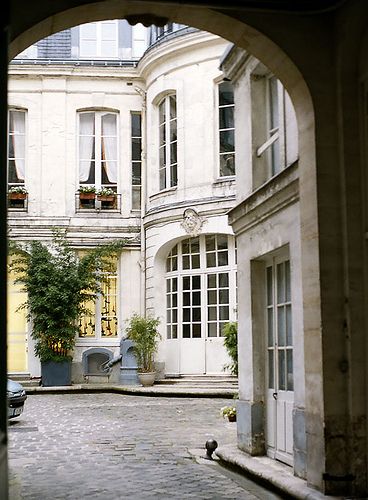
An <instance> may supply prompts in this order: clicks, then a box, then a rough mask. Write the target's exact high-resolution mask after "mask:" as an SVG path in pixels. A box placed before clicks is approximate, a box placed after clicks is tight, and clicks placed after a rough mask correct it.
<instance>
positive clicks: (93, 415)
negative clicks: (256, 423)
mask: <svg viewBox="0 0 368 500" xmlns="http://www.w3.org/2000/svg"><path fill="white" fill-rule="evenodd" d="M231 403H232V400H226V399H208V398H204V399H202V398H193V399H190V398H167V397H159V398H158V397H147V396H144V397H140V396H126V395H121V394H109V393H97V394H78V393H72V394H42V395H30V396H29V397H28V400H27V403H26V408H25V412H24V413H23V415H22V417H21V418H20V419H17V421H12V422H10V424H9V469H10V470H9V472H10V481H9V483H10V500H23V499H27V500H32V499H37V500H59V499H63V500H81V499H85V498H86V499H87V498H88V499H99V500H105V499H106V500H115V499H116V500H118V499H119V500H120V499H124V498H129V499H133V500H135V499H136V500H142V499H145V498H150V499H152V498H157V499H160V500H162V499H166V498H167V499H169V498H173V499H191V498H196V499H210V500H214V499H219V500H220V499H239V500H241V499H247V500H254V499H256V498H259V499H262V500H264V498H266V497H265V496H263V494H262V492H261V493H260V494H259V496H254V494H250V493H249V492H248V491H247V490H246V489H245V488H244V487H243V486H242V484H241V481H235V480H233V479H232V478H229V477H228V476H227V475H226V474H225V472H224V469H222V468H221V467H220V466H219V465H218V464H215V465H214V464H213V463H210V462H208V463H205V464H202V463H200V460H198V461H196V460H195V458H194V457H193V455H192V452H193V451H192V450H201V451H200V453H201V456H202V457H203V456H204V455H205V448H204V445H205V442H206V440H207V439H209V438H210V437H212V438H215V439H216V440H217V441H218V443H219V444H221V445H233V444H235V442H236V426H235V424H233V425H227V424H226V422H225V421H224V420H223V419H222V417H221V416H220V408H221V407H222V406H225V405H226V404H231ZM31 429H32V430H31ZM203 462H206V461H205V460H203ZM252 491H253V490H252Z"/></svg>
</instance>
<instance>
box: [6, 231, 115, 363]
mask: <svg viewBox="0 0 368 500" xmlns="http://www.w3.org/2000/svg"><path fill="white" fill-rule="evenodd" d="M124 244H125V242H124V241H119V242H114V243H111V244H107V245H101V246H97V247H95V248H94V249H92V250H89V251H87V252H86V253H85V255H83V256H81V257H78V255H77V254H76V252H75V250H74V249H73V248H72V247H71V246H70V244H69V243H68V242H67V238H66V233H61V232H59V231H54V236H53V240H52V243H51V244H50V245H46V244H44V243H41V242H40V241H32V242H30V243H29V244H28V245H27V246H26V247H24V248H23V247H21V246H19V245H17V244H15V243H10V249H9V251H10V255H11V256H12V258H11V259H10V264H9V267H10V271H11V272H13V273H14V275H15V283H19V284H21V285H22V286H23V291H24V292H26V293H27V300H26V301H25V302H24V303H23V304H22V305H21V306H20V307H21V308H23V309H26V310H27V318H28V319H29V320H30V321H31V322H32V323H31V324H32V332H31V335H32V337H33V339H34V340H35V354H36V356H37V357H39V358H40V360H41V361H42V362H44V361H51V360H52V361H64V360H66V359H71V352H72V350H73V348H74V345H75V340H76V335H77V332H78V319H79V318H80V316H81V315H83V314H90V311H89V310H88V309H87V307H86V304H87V303H88V301H90V300H91V299H92V300H93V299H96V297H97V294H98V293H99V292H101V286H102V283H103V282H104V276H105V275H106V272H109V271H110V270H112V259H111V258H112V257H113V256H117V255H118V254H119V253H120V251H121V249H122V247H123V246H124Z"/></svg>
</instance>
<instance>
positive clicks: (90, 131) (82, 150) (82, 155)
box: [79, 113, 95, 182]
mask: <svg viewBox="0 0 368 500" xmlns="http://www.w3.org/2000/svg"><path fill="white" fill-rule="evenodd" d="M94 134H95V114H94V113H81V114H80V115H79V182H86V181H87V180H88V178H89V174H90V170H91V163H92V162H91V160H92V158H93V147H94Z"/></svg>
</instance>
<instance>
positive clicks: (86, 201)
mask: <svg viewBox="0 0 368 500" xmlns="http://www.w3.org/2000/svg"><path fill="white" fill-rule="evenodd" d="M78 193H79V204H80V208H94V206H95V198H96V188H95V186H80V187H79V189H78Z"/></svg>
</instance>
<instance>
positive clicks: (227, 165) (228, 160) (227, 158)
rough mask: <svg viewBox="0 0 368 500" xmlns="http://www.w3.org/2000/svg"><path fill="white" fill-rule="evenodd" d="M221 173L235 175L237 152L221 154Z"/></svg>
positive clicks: (222, 174)
mask: <svg viewBox="0 0 368 500" xmlns="http://www.w3.org/2000/svg"><path fill="white" fill-rule="evenodd" d="M220 175H221V176H226V175H235V154H234V153H223V154H220Z"/></svg>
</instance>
